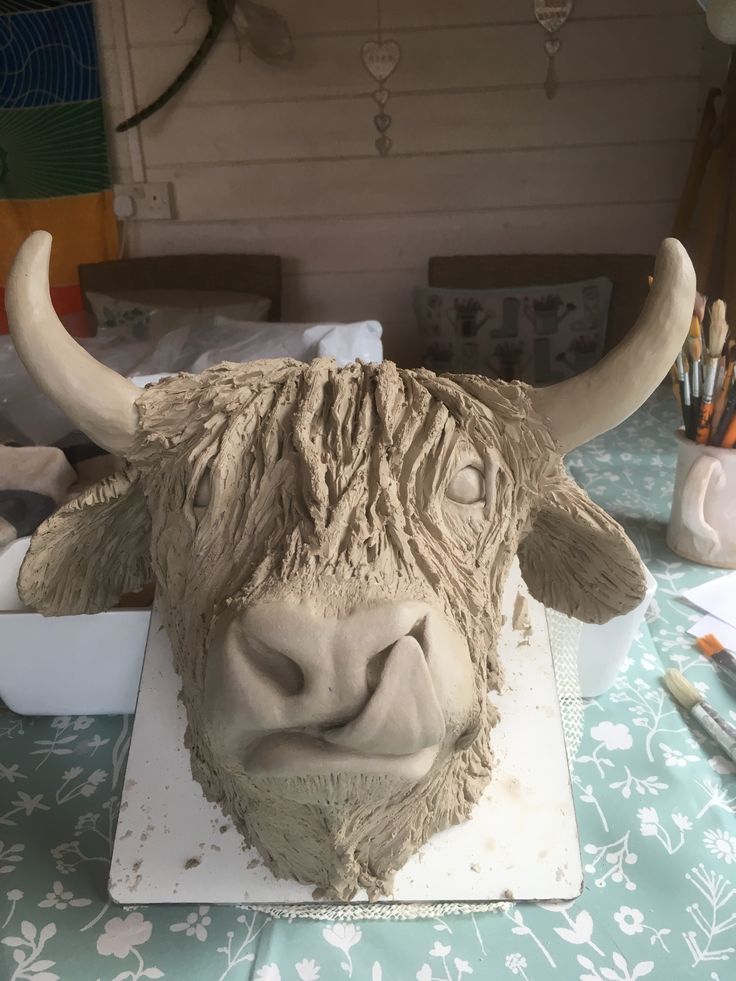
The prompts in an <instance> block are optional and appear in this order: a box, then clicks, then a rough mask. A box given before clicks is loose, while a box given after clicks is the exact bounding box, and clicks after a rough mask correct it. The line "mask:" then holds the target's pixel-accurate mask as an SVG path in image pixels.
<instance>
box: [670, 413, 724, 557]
mask: <svg viewBox="0 0 736 981" xmlns="http://www.w3.org/2000/svg"><path fill="white" fill-rule="evenodd" d="M675 437H676V439H677V472H676V474H675V489H674V491H673V493H672V511H671V513H670V523H669V526H668V528H667V544H668V546H669V547H670V548H671V549H672V551H673V552H675V553H676V554H677V555H679V556H681V557H682V558H683V559H690V561H691V562H699V563H700V564H701V565H712V566H716V567H718V568H722V569H736V449H732V450H724V449H722V448H721V447H720V446H704V445H702V444H700V443H694V442H693V441H692V440H691V439H687V437H686V436H685V434H684V432H683V430H682V429H678V430H677V432H676V433H675Z"/></svg>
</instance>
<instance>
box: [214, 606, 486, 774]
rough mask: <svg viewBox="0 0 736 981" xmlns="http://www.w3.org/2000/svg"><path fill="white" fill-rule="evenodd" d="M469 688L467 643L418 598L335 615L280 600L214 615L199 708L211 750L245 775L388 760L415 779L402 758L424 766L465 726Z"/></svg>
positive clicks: (472, 714)
mask: <svg viewBox="0 0 736 981" xmlns="http://www.w3.org/2000/svg"><path fill="white" fill-rule="evenodd" d="M474 692H475V679H474V674H473V665H472V662H471V659H470V654H469V651H468V648H467V644H466V643H465V641H464V640H463V638H462V637H460V635H459V634H458V633H457V632H456V631H455V630H454V629H453V627H452V625H451V624H450V623H449V621H447V620H446V619H445V618H444V617H443V616H442V614H440V613H439V612H438V611H437V610H436V609H434V608H433V607H431V606H430V605H429V604H427V603H425V602H419V601H414V600H402V601H387V602H383V603H378V604H366V606H364V607H360V608H358V609H357V610H354V611H353V612H351V613H349V614H348V615H346V616H343V617H337V618H335V617H325V616H324V615H320V614H319V612H318V610H315V608H314V607H312V606H310V605H309V604H307V603H292V602H289V601H288V600H287V601H271V602H262V603H257V604H254V605H252V606H250V607H249V608H247V609H246V610H245V611H238V610H237V609H235V610H232V611H230V610H229V611H226V612H225V613H224V614H223V615H222V616H221V617H220V618H219V620H217V621H215V622H214V623H213V625H212V628H211V632H210V638H209V642H208V652H207V662H206V666H205V683H204V693H203V694H204V699H203V706H202V708H203V713H204V715H205V717H206V718H207V720H208V723H209V727H210V733H211V739H212V740H213V746H216V748H217V752H218V753H220V754H222V756H223V757H226V758H230V759H232V760H234V761H236V762H238V764H239V765H241V766H244V767H245V769H246V770H248V771H249V772H251V773H256V772H259V773H260V772H262V773H272V774H273V773H278V774H283V773H286V772H287V771H288V773H289V774H292V773H293V775H297V776H298V775H299V774H301V775H304V774H305V773H307V772H309V773H321V772H328V771H329V772H332V771H334V770H335V769H340V770H350V769H352V770H359V771H361V772H368V771H369V770H370V768H371V766H372V765H374V764H375V765H378V761H380V760H383V761H384V763H383V764H381V765H382V766H385V765H390V766H392V767H398V768H401V767H402V766H403V767H404V768H405V769H406V767H409V770H407V771H406V772H407V773H409V774H410V776H411V778H412V779H418V778H419V777H420V776H421V773H418V771H417V766H418V764H417V766H415V765H414V764H411V765H410V763H409V762H407V761H415V762H416V761H418V760H419V761H420V762H421V761H423V762H422V767H424V768H425V769H426V766H429V765H431V762H432V759H433V758H434V756H435V755H436V754H437V753H438V752H440V751H441V750H442V749H443V748H447V747H449V746H454V745H455V743H456V741H457V740H458V738H459V737H460V736H462V735H463V733H465V732H467V731H469V730H470V729H472V727H473V724H474V721H475V718H476V714H477V703H476V700H475V697H474ZM425 757H426V759H425ZM371 761H372V762H371ZM389 761H390V763H389ZM402 761H403V762H402ZM425 764H426V766H425ZM412 767H413V768H412ZM422 767H419V769H421V768H422ZM371 772H372V771H371ZM381 772H383V771H381Z"/></svg>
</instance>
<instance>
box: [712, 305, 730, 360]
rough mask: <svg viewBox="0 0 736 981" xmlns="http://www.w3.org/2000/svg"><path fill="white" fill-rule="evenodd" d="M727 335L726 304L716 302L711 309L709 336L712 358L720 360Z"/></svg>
mask: <svg viewBox="0 0 736 981" xmlns="http://www.w3.org/2000/svg"><path fill="white" fill-rule="evenodd" d="M727 335H728V323H727V322H726V304H725V303H724V302H723V300H715V301H714V303H713V306H712V307H711V308H710V332H709V334H708V354H709V355H710V356H711V358H720V356H721V354H722V352H723V345H724V344H725V343H726V337H727Z"/></svg>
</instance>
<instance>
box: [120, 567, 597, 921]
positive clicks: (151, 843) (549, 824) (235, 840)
mask: <svg viewBox="0 0 736 981" xmlns="http://www.w3.org/2000/svg"><path fill="white" fill-rule="evenodd" d="M518 591H521V592H523V593H524V594H525V595H527V596H528V594H527V592H526V587H525V586H524V585H523V582H522V580H521V576H520V574H519V570H518V566H517V565H516V564H514V567H513V569H512V573H511V576H510V577H509V582H508V585H507V589H506V593H505V596H504V613H505V616H506V622H505V625H504V628H503V630H502V633H501V638H500V643H499V659H500V663H501V667H502V670H503V675H504V684H503V688H502V691H501V693H500V694H495V693H494V694H492V695H490V696H489V699H490V701H491V702H493V704H495V705H497V706H498V708H499V711H500V721H499V723H498V725H497V726H496V727H495V728H494V729H493V730H492V734H491V739H492V744H493V750H494V753H495V754H496V763H495V768H494V773H493V779H492V780H491V783H490V785H489V786H488V788H487V789H486V791H485V793H484V795H483V797H482V798H481V800H480V801H479V802H478V804H477V805H476V807H475V808H474V811H473V815H472V817H471V818H470V820H469V821H466V822H465V823H463V824H461V825H457V826H456V827H453V828H449V829H448V830H447V831H443V832H440V833H439V834H437V835H435V836H434V837H433V838H432V839H431V840H430V841H428V842H427V843H426V844H425V845H424V846H423V847H422V848H421V850H420V851H419V852H418V853H417V854H416V855H414V856H413V857H412V858H411V859H410V860H409V862H408V863H407V864H406V865H405V866H404V868H403V869H401V870H399V872H398V873H397V874H396V878H395V882H394V891H393V893H392V894H391V896H387V897H386V899H385V900H384V901H386V902H394V903H395V902H422V903H441V902H489V901H493V900H499V901H501V900H505V899H512V898H513V899H517V900H519V899H527V900H544V901H546V900H553V899H557V900H565V899H573V898H575V897H576V896H579V895H580V893H581V891H582V878H583V876H582V867H581V861H580V848H579V844H578V833H577V825H576V822H575V811H574V806H573V797H572V790H571V786H570V774H569V770H568V766H567V757H566V753H565V745H564V740H563V735H562V723H561V718H560V708H559V701H558V698H557V688H556V684H555V678H554V670H553V665H552V654H551V651H550V645H549V639H548V634H547V623H546V618H545V613H544V608H543V607H542V606H541V605H540V604H539V603H537V602H535V601H534V600H532V599H531V598H528V607H529V618H530V620H531V625H532V630H531V634H530V635H529V642H528V644H525V643H523V642H524V637H523V635H522V634H521V633H520V632H519V631H515V630H514V629H513V627H512V611H513V606H514V600H515V599H516V595H517V592H518ZM179 688H180V684H179V679H178V677H177V675H176V674H175V672H174V668H173V661H172V655H171V649H170V646H169V642H168V639H167V637H166V633H165V632H164V630H163V629H162V628H161V621H160V619H159V617H158V615H157V614H156V613H155V612H154V615H153V617H152V620H151V630H150V633H149V638H148V645H147V648H146V656H145V661H144V666H143V674H142V677H141V686H140V693H139V697H138V707H137V711H136V717H135V722H134V725H133V735H132V739H131V747H130V755H129V757H128V768H127V773H126V780H125V785H124V789H123V798H122V802H121V806H120V817H119V819H118V826H117V833H116V838H115V846H114V850H113V858H112V865H111V868H110V882H109V889H110V896H111V898H112V899H113V900H114V901H115V902H118V903H121V904H122V905H129V904H138V903H209V904H215V903H249V904H258V903H264V904H276V903H300V904H304V903H315V901H314V900H313V898H312V889H313V887H312V886H306V885H301V884H300V883H298V882H294V881H292V880H288V879H276V878H275V877H274V876H273V875H272V873H271V872H270V871H269V870H268V869H267V868H266V867H265V866H264V865H263V863H262V862H261V860H260V858H259V856H258V853H257V852H256V851H255V849H252V848H246V847H245V846H244V845H243V843H242V839H241V837H240V835H239V834H238V833H237V832H236V831H235V829H234V828H233V826H232V824H231V822H230V820H229V818H226V817H225V816H224V815H223V814H222V811H221V810H220V808H219V807H218V806H217V805H215V804H211V803H209V801H207V800H205V798H204V795H203V794H202V791H201V790H200V787H199V784H197V783H196V782H195V781H194V779H193V778H192V775H191V770H190V767H189V754H188V752H187V751H186V750H185V749H184V730H185V727H186V719H185V713H184V709H183V706H182V705H181V704H180V702H179V700H178V698H177V695H178V692H179ZM366 901H367V896H366V895H365V893H364V892H360V893H358V894H357V895H356V896H355V898H354V900H353V902H357V903H360V902H366ZM315 905H318V904H315Z"/></svg>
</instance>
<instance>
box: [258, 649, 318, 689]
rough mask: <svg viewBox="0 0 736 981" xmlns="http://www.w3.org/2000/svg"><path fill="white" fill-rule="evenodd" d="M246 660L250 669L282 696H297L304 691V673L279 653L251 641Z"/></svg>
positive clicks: (294, 662)
mask: <svg viewBox="0 0 736 981" xmlns="http://www.w3.org/2000/svg"><path fill="white" fill-rule="evenodd" d="M247 658H248V661H249V662H250V665H251V667H252V668H255V670H256V671H257V672H258V673H259V674H260V675H261V676H262V677H263V678H264V679H265V680H266V681H268V682H270V683H271V684H272V685H273V686H274V687H275V688H278V689H280V691H281V692H282V693H283V694H284V695H298V694H299V692H301V691H303V690H304V683H305V682H304V672H303V671H302V669H301V668H300V667H299V665H298V664H297V663H296V661H294V660H292V658H290V657H288V656H287V655H286V654H282V653H281V651H277V650H274V649H273V648H270V647H266V646H264V645H262V644H258V643H255V642H254V641H253V640H251V641H250V642H249V644H248V650H247Z"/></svg>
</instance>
